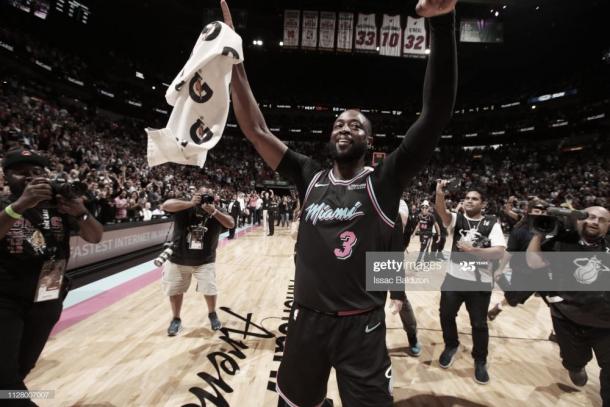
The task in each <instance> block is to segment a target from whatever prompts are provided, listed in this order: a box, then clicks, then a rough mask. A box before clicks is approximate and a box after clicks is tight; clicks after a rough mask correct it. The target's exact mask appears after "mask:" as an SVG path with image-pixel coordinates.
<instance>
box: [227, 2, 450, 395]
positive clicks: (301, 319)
mask: <svg viewBox="0 0 610 407" xmlns="http://www.w3.org/2000/svg"><path fill="white" fill-rule="evenodd" d="M456 1H457V0H420V2H419V3H418V5H417V12H418V14H419V15H421V16H424V17H430V18H429V19H428V21H429V23H430V31H431V52H430V59H429V61H428V67H427V71H426V77H425V81H424V92H423V109H422V113H421V115H420V117H419V119H418V120H417V121H416V122H415V123H414V124H413V125H412V126H411V128H410V129H409V130H408V132H407V134H406V137H405V138H404V139H403V141H402V143H401V144H400V146H399V147H398V148H397V149H396V150H395V151H394V152H392V153H391V154H389V155H388V156H387V158H386V159H385V161H384V162H382V163H381V164H379V165H378V166H377V167H376V168H375V169H372V168H365V155H366V152H367V150H368V149H369V148H370V145H371V142H372V139H373V130H372V125H371V122H370V121H369V120H368V119H367V117H366V116H364V115H363V114H362V113H360V112H359V111H357V110H347V111H345V112H343V113H341V114H340V115H339V116H338V117H337V119H336V120H335V122H334V123H333V126H332V131H331V134H330V143H329V152H330V154H331V157H332V159H333V166H332V168H329V169H323V168H322V167H321V166H320V164H318V163H317V162H316V161H315V160H313V159H312V158H309V157H306V156H304V155H301V154H298V153H297V152H295V151H293V150H290V149H289V148H288V147H287V146H286V145H285V144H284V143H282V142H281V141H280V140H279V139H278V138H277V137H276V136H274V135H273V134H272V133H271V132H270V130H269V128H268V127H267V124H266V123H265V119H264V118H263V115H262V113H261V111H260V109H259V107H258V104H257V102H256V100H255V99H254V95H253V94H252V90H251V89H250V85H249V83H248V80H247V77H246V73H245V69H244V66H243V64H240V65H235V66H234V68H233V80H232V84H231V85H232V86H231V89H232V99H233V109H234V111H235V116H236V118H237V122H238V123H239V126H240V128H241V130H242V131H243V132H244V134H245V135H246V138H247V139H248V140H250V142H251V143H252V144H253V145H254V148H255V149H256V151H257V152H258V153H259V154H260V155H261V157H262V158H263V159H264V160H265V162H266V163H267V165H269V166H270V167H271V168H273V169H275V170H277V171H278V172H279V173H280V174H281V175H283V176H285V177H287V178H289V179H291V180H292V181H293V182H294V184H295V185H296V187H297V190H298V192H299V197H300V199H301V202H302V207H303V210H302V215H301V222H300V225H299V235H298V240H297V256H296V273H295V299H294V306H293V309H292V312H291V315H290V322H289V326H288V336H287V339H286V347H285V352H284V356H283V358H282V363H281V365H280V368H279V372H278V377H277V387H276V389H277V391H278V393H279V394H280V396H281V398H282V399H283V400H284V402H285V403H286V404H287V405H289V406H295V405H298V406H304V407H311V406H318V405H320V404H322V403H323V402H324V400H325V397H326V387H327V382H328V377H329V373H330V370H331V368H333V367H334V368H335V370H336V374H337V383H338V387H339V393H340V395H341V400H342V404H343V405H344V406H375V407H383V406H391V405H392V393H391V390H392V384H391V374H392V373H391V366H390V358H389V356H388V351H387V348H386V345H385V331H386V329H385V324H384V321H385V314H384V308H383V307H384V304H385V301H386V293H383V292H367V291H366V289H365V273H366V267H365V264H366V263H365V254H366V252H374V251H390V249H391V238H392V231H393V229H394V223H395V222H394V221H395V220H396V218H397V216H398V202H399V199H400V197H401V195H402V192H403V190H404V189H405V188H406V186H407V183H408V182H409V181H411V180H412V178H413V176H415V175H416V174H417V173H418V172H419V171H420V170H421V168H422V167H423V166H424V165H425V164H426V163H427V162H428V160H429V158H430V156H431V155H432V152H433V150H434V148H435V146H436V144H437V142H438V139H439V137H440V134H441V131H442V130H443V128H444V127H445V126H446V125H447V123H448V122H449V120H450V118H451V115H452V111H453V105H454V101H455V94H456V84H457V52H456V43H455V23H454V19H455V17H454V12H453V10H454V7H455V3H456ZM221 6H222V7H223V11H224V13H225V16H226V17H225V22H227V23H229V24H230V20H229V13H228V8H227V6H226V3H225V2H224V0H223V1H221ZM348 67H349V65H348ZM354 68H355V69H357V67H354ZM353 86H359V87H362V86H363V83H361V82H358V83H354V84H353ZM392 305H393V307H394V308H395V309H400V308H401V306H402V304H401V301H399V300H393V304H392Z"/></svg>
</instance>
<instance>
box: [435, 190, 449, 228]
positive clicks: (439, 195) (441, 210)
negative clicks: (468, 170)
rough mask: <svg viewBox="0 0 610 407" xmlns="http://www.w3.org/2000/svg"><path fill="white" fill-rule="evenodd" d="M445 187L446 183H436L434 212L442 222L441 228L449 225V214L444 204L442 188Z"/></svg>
mask: <svg viewBox="0 0 610 407" xmlns="http://www.w3.org/2000/svg"><path fill="white" fill-rule="evenodd" d="M445 185H447V181H444V180H440V179H439V180H438V181H437V182H436V198H435V200H434V210H435V211H436V213H438V216H439V217H440V218H441V221H442V222H443V226H444V227H447V226H449V224H450V223H451V213H450V212H449V211H448V210H447V204H446V202H445V191H444V190H443V188H444V187H445Z"/></svg>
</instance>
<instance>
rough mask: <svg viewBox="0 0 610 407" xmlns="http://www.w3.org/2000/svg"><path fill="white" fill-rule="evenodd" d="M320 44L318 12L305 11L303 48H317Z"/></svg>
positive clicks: (302, 37)
mask: <svg viewBox="0 0 610 407" xmlns="http://www.w3.org/2000/svg"><path fill="white" fill-rule="evenodd" d="M317 46H318V12H317V11H307V10H305V11H303V33H302V35H301V48H304V49H316V47H317Z"/></svg>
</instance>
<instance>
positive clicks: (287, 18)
mask: <svg viewBox="0 0 610 407" xmlns="http://www.w3.org/2000/svg"><path fill="white" fill-rule="evenodd" d="M300 18H301V11H300V10H284V47H287V48H297V47H298V46H299V27H300V25H299V20H300Z"/></svg>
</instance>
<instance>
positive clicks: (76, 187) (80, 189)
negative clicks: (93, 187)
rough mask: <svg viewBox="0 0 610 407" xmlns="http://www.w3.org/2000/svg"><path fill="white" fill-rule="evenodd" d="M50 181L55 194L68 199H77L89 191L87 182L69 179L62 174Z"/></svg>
mask: <svg viewBox="0 0 610 407" xmlns="http://www.w3.org/2000/svg"><path fill="white" fill-rule="evenodd" d="M49 183H50V184H51V190H52V191H53V196H55V195H61V196H62V197H64V198H66V199H75V198H78V197H80V196H83V195H85V194H86V193H87V184H85V183H84V182H80V181H69V180H68V179H67V178H66V177H64V176H61V175H58V176H56V177H55V178H52V179H51V180H50V181H49Z"/></svg>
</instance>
